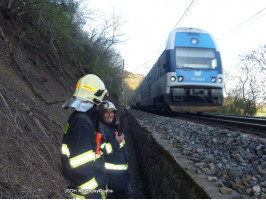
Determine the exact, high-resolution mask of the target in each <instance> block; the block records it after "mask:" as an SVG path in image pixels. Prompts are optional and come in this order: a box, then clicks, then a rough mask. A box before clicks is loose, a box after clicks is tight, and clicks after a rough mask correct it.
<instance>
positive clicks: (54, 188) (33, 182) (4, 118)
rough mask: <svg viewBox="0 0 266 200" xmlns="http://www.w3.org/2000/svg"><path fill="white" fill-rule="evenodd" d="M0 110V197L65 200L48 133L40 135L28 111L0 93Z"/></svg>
mask: <svg viewBox="0 0 266 200" xmlns="http://www.w3.org/2000/svg"><path fill="white" fill-rule="evenodd" d="M0 108H1V110H0V119H1V123H0V126H1V136H0V198H8V199H12V198H18V199H20V198H33V199H35V198H36V199H40V198H67V196H66V194H65V193H64V190H65V188H66V187H67V186H66V182H65V181H64V179H63V177H62V175H61V173H60V169H59V166H60V146H59V145H58V143H59V142H58V141H56V139H55V137H53V135H52V132H50V131H51V130H49V132H48V131H47V133H48V137H47V136H46V135H45V134H42V133H41V131H40V130H39V128H38V127H36V125H35V123H34V120H32V117H30V116H29V112H25V111H21V109H20V105H19V104H18V103H17V102H16V101H14V100H13V98H11V96H9V95H8V94H7V93H6V94H4V93H3V92H1V90H0ZM30 115H31V116H33V113H31V114H30ZM46 123H47V122H46ZM48 123H49V122H48ZM48 126H49V124H48ZM52 126H53V125H52Z"/></svg>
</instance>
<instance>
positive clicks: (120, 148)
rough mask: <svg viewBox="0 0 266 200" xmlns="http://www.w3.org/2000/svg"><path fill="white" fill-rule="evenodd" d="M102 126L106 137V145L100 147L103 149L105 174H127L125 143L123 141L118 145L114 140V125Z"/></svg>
mask: <svg viewBox="0 0 266 200" xmlns="http://www.w3.org/2000/svg"><path fill="white" fill-rule="evenodd" d="M102 124H103V132H104V135H105V137H106V140H105V141H106V143H105V144H104V145H105V146H104V145H102V147H103V146H104V147H105V151H106V152H105V168H106V170H107V173H109V172H118V173H124V172H127V168H128V161H127V152H126V148H125V145H126V142H125V140H123V141H122V142H121V143H120V144H118V142H117V141H116V139H115V132H117V130H116V128H115V125H114V123H111V124H105V123H102Z"/></svg>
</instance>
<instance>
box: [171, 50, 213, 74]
mask: <svg viewBox="0 0 266 200" xmlns="http://www.w3.org/2000/svg"><path fill="white" fill-rule="evenodd" d="M175 55H176V68H190V69H216V68H217V59H216V54H215V50H214V49H206V48H187V47H182V48H176V50H175Z"/></svg>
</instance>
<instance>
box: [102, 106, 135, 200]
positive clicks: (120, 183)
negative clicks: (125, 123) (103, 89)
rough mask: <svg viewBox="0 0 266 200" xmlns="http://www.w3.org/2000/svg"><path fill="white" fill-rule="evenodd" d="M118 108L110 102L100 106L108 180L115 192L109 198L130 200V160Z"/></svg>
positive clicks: (109, 185)
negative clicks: (119, 122) (117, 116)
mask: <svg viewBox="0 0 266 200" xmlns="http://www.w3.org/2000/svg"><path fill="white" fill-rule="evenodd" d="M116 110H117V109H116V107H115V106H114V104H113V103H112V102H110V101H106V103H105V104H101V105H100V106H99V112H100V114H101V116H102V122H101V123H100V124H101V129H102V132H104V134H105V137H106V143H105V144H104V145H102V148H103V151H104V153H105V155H104V157H105V168H106V172H107V178H108V188H110V189H111V190H112V191H113V192H112V193H110V194H109V195H108V196H110V197H111V198H114V199H130V198H132V191H131V186H130V181H129V177H130V175H129V173H128V158H127V152H126V142H125V140H124V134H123V133H122V132H121V131H120V130H119V128H118V123H117V121H116V118H115V112H116Z"/></svg>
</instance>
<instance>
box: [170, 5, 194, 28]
mask: <svg viewBox="0 0 266 200" xmlns="http://www.w3.org/2000/svg"><path fill="white" fill-rule="evenodd" d="M196 2H197V0H192V2H191V3H190V4H189V6H188V7H187V9H186V10H185V12H184V13H183V15H182V16H181V17H180V18H179V20H178V21H177V23H176V24H175V26H174V28H176V27H177V26H178V25H179V24H180V23H181V21H182V20H183V19H184V18H185V17H186V15H187V14H188V13H189V11H190V10H191V8H192V7H193V6H194V5H195V3H196Z"/></svg>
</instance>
